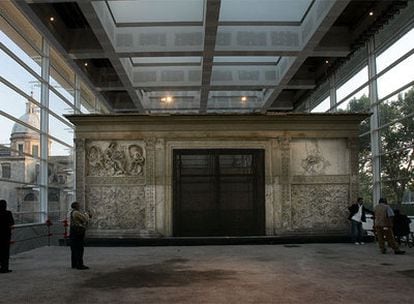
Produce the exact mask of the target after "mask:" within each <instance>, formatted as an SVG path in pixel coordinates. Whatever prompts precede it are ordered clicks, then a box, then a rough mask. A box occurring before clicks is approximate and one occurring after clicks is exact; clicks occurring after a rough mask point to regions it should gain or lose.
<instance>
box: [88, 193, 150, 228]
mask: <svg viewBox="0 0 414 304" xmlns="http://www.w3.org/2000/svg"><path fill="white" fill-rule="evenodd" d="M86 199H87V201H88V208H89V209H90V210H91V212H92V214H93V217H92V220H91V228H92V229H106V230H111V229H135V230H139V229H145V220H146V219H145V217H146V202H145V191H144V186H138V187H128V188H127V187H126V186H112V187H108V186H92V187H88V188H87V190H86Z"/></svg>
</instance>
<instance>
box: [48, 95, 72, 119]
mask: <svg viewBox="0 0 414 304" xmlns="http://www.w3.org/2000/svg"><path fill="white" fill-rule="evenodd" d="M49 109H50V110H51V111H53V112H54V113H55V114H58V115H59V116H63V115H64V114H73V112H74V109H73V105H69V104H68V103H66V102H65V101H64V100H62V99H61V98H60V97H59V96H58V95H56V94H55V93H54V92H53V91H52V90H50V91H49Z"/></svg>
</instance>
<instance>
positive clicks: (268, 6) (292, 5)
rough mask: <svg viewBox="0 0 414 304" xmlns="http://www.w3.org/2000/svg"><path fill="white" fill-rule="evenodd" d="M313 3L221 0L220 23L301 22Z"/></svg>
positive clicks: (298, 0)
mask: <svg viewBox="0 0 414 304" xmlns="http://www.w3.org/2000/svg"><path fill="white" fill-rule="evenodd" d="M312 2H313V0H259V1H257V0H221V8H220V19H219V21H223V22H301V21H302V20H303V18H304V16H305V14H306V12H307V10H308V8H309V7H310V5H311V4H312ZM259 3H260V5H258V4H259Z"/></svg>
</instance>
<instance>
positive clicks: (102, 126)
mask: <svg viewBox="0 0 414 304" xmlns="http://www.w3.org/2000/svg"><path fill="white" fill-rule="evenodd" d="M65 116H66V117H67V118H68V119H69V121H70V122H72V123H73V124H74V125H75V126H76V127H77V128H76V129H77V131H80V132H82V131H86V132H90V131H93V129H91V128H90V127H92V126H94V127H97V129H96V131H98V132H99V131H104V132H105V131H109V132H111V131H123V130H139V131H156V132H163V131H165V132H171V131H187V132H188V131H225V130H228V131H253V130H255V131H266V130H305V131H306V130H318V131H319V130H320V131H324V130H325V131H328V130H348V131H356V130H357V129H358V126H359V123H360V122H361V121H362V120H364V119H366V118H367V117H369V114H368V113H358V114H354V113H352V114H351V113H321V114H307V113H306V114H305V113H269V114H249V115H229V114H227V115H145V114H111V115H99V114H89V115H65Z"/></svg>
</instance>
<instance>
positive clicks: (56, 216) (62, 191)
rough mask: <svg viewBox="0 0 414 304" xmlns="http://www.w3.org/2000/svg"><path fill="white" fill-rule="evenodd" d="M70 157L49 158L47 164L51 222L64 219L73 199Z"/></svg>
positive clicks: (72, 172)
mask: <svg viewBox="0 0 414 304" xmlns="http://www.w3.org/2000/svg"><path fill="white" fill-rule="evenodd" d="M73 167H74V164H73V158H72V155H60V156H50V157H49V162H48V185H49V188H48V213H49V219H51V220H52V222H58V221H61V220H63V219H64V218H66V216H67V212H68V210H69V208H68V207H69V206H70V204H71V203H72V202H73V201H74V200H75V197H74V188H73V187H74V170H73Z"/></svg>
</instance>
